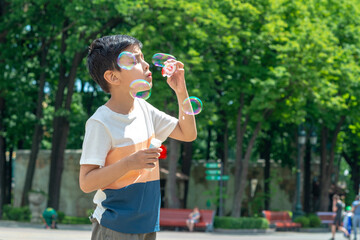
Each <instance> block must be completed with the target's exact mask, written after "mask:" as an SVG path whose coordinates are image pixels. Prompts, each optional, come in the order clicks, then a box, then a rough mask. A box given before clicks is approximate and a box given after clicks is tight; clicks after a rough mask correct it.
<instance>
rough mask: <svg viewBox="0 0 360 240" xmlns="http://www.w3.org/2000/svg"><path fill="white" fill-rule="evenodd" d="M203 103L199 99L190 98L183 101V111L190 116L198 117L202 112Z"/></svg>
mask: <svg viewBox="0 0 360 240" xmlns="http://www.w3.org/2000/svg"><path fill="white" fill-rule="evenodd" d="M202 106H203V104H202V102H201V100H200V99H199V98H197V97H188V98H186V99H185V100H184V101H183V104H182V111H183V112H184V113H186V114H188V115H197V114H199V113H200V112H201V110H202Z"/></svg>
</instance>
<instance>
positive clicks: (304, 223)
mask: <svg viewBox="0 0 360 240" xmlns="http://www.w3.org/2000/svg"><path fill="white" fill-rule="evenodd" d="M294 222H296V223H300V224H301V227H303V228H307V227H309V226H310V220H309V219H308V218H307V217H305V216H300V217H297V218H295V220H294Z"/></svg>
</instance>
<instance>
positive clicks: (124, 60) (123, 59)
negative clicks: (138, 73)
mask: <svg viewBox="0 0 360 240" xmlns="http://www.w3.org/2000/svg"><path fill="white" fill-rule="evenodd" d="M117 64H118V66H119V67H120V68H122V69H125V70H131V69H132V68H133V67H134V66H135V64H136V59H135V56H134V54H133V53H131V52H126V51H125V52H122V53H120V54H119V56H118V58H117Z"/></svg>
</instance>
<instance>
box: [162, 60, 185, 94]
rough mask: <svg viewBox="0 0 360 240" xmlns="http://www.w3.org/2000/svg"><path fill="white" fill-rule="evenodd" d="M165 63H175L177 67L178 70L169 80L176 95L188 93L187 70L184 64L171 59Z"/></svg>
mask: <svg viewBox="0 0 360 240" xmlns="http://www.w3.org/2000/svg"><path fill="white" fill-rule="evenodd" d="M165 63H173V64H175V65H176V70H175V72H174V73H173V75H171V77H168V78H167V83H168V84H169V86H170V87H171V88H172V89H173V90H174V91H175V92H176V93H183V92H185V91H186V84H185V70H184V64H183V63H182V62H180V61H176V60H174V59H169V60H167V61H166V62H165Z"/></svg>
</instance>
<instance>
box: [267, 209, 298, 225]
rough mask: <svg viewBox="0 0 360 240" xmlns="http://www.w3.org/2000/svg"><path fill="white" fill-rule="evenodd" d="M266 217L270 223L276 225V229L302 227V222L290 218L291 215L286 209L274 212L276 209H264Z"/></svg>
mask: <svg viewBox="0 0 360 240" xmlns="http://www.w3.org/2000/svg"><path fill="white" fill-rule="evenodd" d="M262 213H263V215H264V217H265V218H266V219H267V220H268V222H269V224H270V225H274V226H275V228H276V229H292V228H300V227H301V224H300V223H294V222H293V221H292V219H291V218H290V215H289V213H288V212H286V211H281V212H274V211H267V210H264V211H262Z"/></svg>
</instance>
